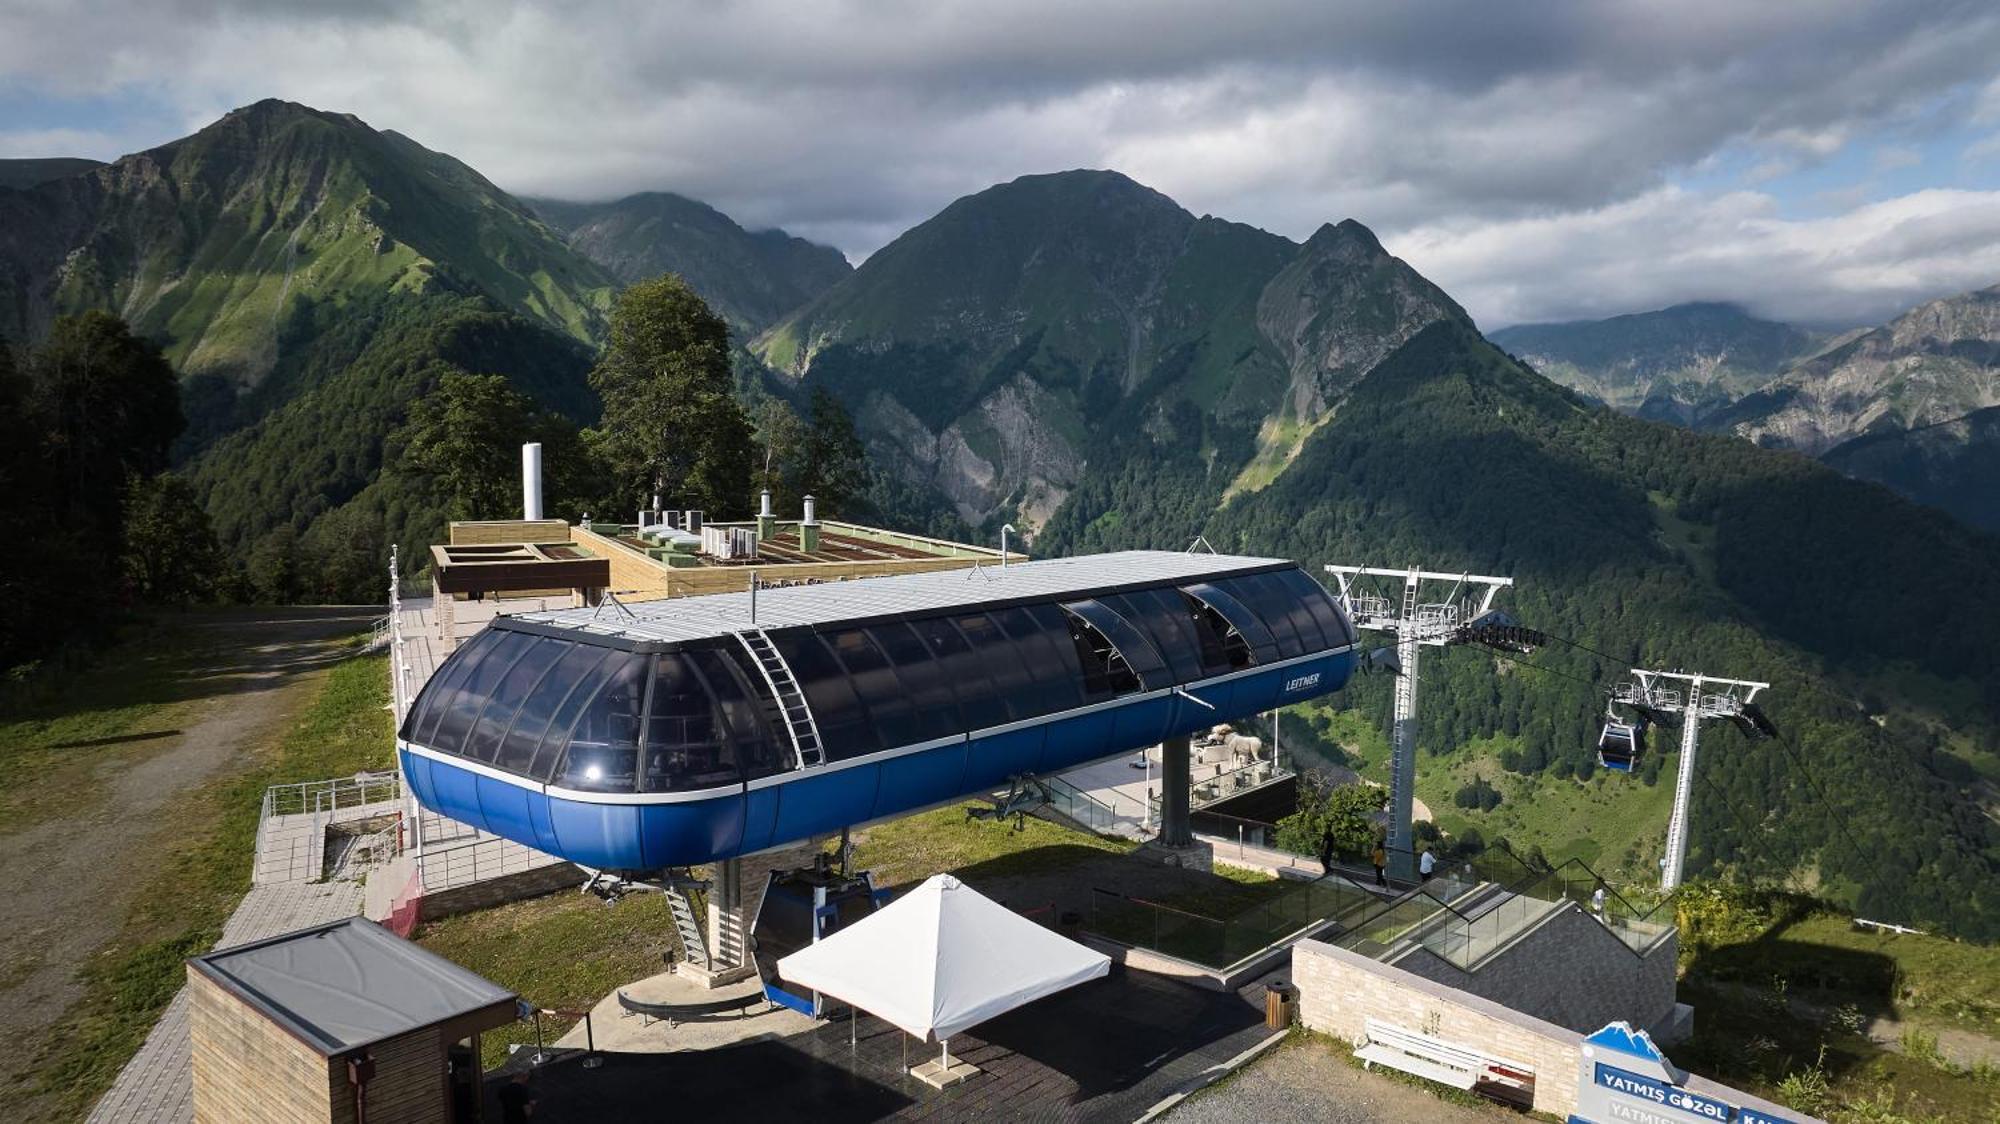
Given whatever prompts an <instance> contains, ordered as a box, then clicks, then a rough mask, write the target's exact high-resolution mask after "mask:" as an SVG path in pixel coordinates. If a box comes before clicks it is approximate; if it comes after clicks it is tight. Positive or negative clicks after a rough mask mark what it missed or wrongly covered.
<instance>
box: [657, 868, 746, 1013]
mask: <svg viewBox="0 0 2000 1124" xmlns="http://www.w3.org/2000/svg"><path fill="white" fill-rule="evenodd" d="M713 869H714V878H713V881H712V882H711V884H710V885H709V888H708V916H707V917H705V918H703V922H704V924H703V926H702V928H703V936H704V937H705V938H706V939H707V943H708V966H707V967H705V968H701V967H696V966H694V965H692V964H688V965H682V966H681V967H679V968H677V969H675V970H676V971H678V972H680V973H681V974H682V975H685V976H687V977H689V978H691V979H695V980H699V981H700V982H701V983H703V984H705V985H706V986H708V987H725V986H727V985H729V984H733V983H735V982H737V981H738V980H746V979H749V978H750V977H751V976H753V975H755V974H756V972H757V966H756V965H755V964H753V963H751V961H750V954H749V950H750V939H749V938H750V934H749V928H750V919H749V916H748V912H749V911H748V910H747V909H746V908H745V903H744V898H743V860H742V859H724V860H722V861H721V862H718V863H716V864H715V866H714V868H713Z"/></svg>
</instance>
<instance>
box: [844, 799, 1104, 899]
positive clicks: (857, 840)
mask: <svg viewBox="0 0 2000 1124" xmlns="http://www.w3.org/2000/svg"><path fill="white" fill-rule="evenodd" d="M984 807H988V805H986V804H984V803H981V802H974V803H970V804H952V805H947V806H946V807H943V808H935V809H932V810H931V811H928V812H918V813H917V814H916V815H913V816H904V817H903V818H902V819H899V820H891V821H889V822H888V823H880V824H876V825H874V826H873V827H869V828H865V829H863V830H861V831H858V832H856V833H855V834H854V865H855V868H856V869H858V870H869V871H873V872H874V873H875V884H876V885H877V886H879V887H883V888H886V889H896V890H901V889H903V888H905V887H907V886H908V885H909V884H911V883H914V882H921V881H923V880H924V879H926V878H929V877H930V876H931V875H933V874H936V873H937V872H938V871H941V870H948V871H962V870H965V869H966V868H968V867H974V866H976V867H978V868H979V873H980V874H981V875H982V876H984V877H987V878H1006V877H1011V876H1014V875H1021V874H1035V873H1039V872H1041V871H1045V870H1050V869H1054V868H1056V867H1061V866H1066V865H1068V864H1070V863H1073V862H1076V861H1078V860H1079V859H1084V858H1089V857H1090V856H1091V854H1092V853H1094V852H1102V853H1106V854H1124V853H1125V852H1128V851H1131V850H1132V849H1134V848H1135V847H1136V846H1137V844H1135V843H1133V842H1131V841H1130V840H1126V839H1117V838H1112V837H1108V836H1100V835H1085V834H1084V833H1082V832H1079V831H1071V830H1069V829H1067V828H1062V827H1057V826H1056V825H1055V824H1052V823H1049V822H1047V821H1045V820H1038V819H1036V818H1035V817H1033V816H1029V817H1027V819H1026V821H1025V822H1024V824H1023V826H1022V829H1021V830H1019V831H1015V830H1014V829H1013V825H1012V823H1011V821H1010V822H1009V823H1008V824H1007V825H1005V826H1003V825H1000V824H996V823H994V822H993V821H991V820H975V819H971V818H969V817H967V815H966V814H965V812H966V809H967V808H984Z"/></svg>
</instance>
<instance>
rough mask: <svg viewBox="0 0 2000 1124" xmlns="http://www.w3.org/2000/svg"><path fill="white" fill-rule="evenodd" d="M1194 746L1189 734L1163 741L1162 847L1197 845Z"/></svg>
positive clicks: (1161, 780)
mask: <svg viewBox="0 0 2000 1124" xmlns="http://www.w3.org/2000/svg"><path fill="white" fill-rule="evenodd" d="M1190 753H1191V748H1190V746H1189V743H1188V739H1187V738H1186V737H1185V736H1182V737H1178V738H1168V739H1167V740H1166V741H1165V742H1162V743H1161V744H1160V838H1159V844H1160V846H1162V847H1192V846H1194V823H1193V821H1192V820H1191V819H1190V818H1189V812H1188V790H1189V788H1191V787H1192V785H1193V776H1192V775H1191V773H1192V768H1193V767H1192V765H1191V764H1190Z"/></svg>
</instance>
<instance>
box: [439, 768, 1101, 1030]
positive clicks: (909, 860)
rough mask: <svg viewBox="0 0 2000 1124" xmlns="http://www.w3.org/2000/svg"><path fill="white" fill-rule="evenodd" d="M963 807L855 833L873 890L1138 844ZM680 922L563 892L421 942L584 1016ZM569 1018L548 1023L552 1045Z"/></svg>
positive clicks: (1034, 867)
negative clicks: (1019, 823) (972, 813)
mask: <svg viewBox="0 0 2000 1124" xmlns="http://www.w3.org/2000/svg"><path fill="white" fill-rule="evenodd" d="M984 806H985V805H983V804H972V805H958V804H954V805H951V806H948V807H944V808H937V809H934V810H932V811H928V812H919V813H917V814H916V815H913V816H905V817H904V818H902V819H899V820H893V821H890V822H888V823H881V824H876V825H874V826H873V827H869V828H867V829H865V830H862V831H859V832H856V833H855V835H854V847H855V866H856V868H857V869H861V870H868V871H872V872H873V873H874V875H875V882H876V885H877V886H881V887H884V888H889V889H896V890H905V889H908V888H909V887H910V886H912V885H914V884H915V883H917V882H920V881H922V880H923V879H925V878H928V877H930V876H931V875H933V874H935V873H937V872H938V871H941V870H948V871H964V870H967V869H969V868H974V867H976V868H978V870H979V872H980V874H981V875H982V876H984V877H991V878H1000V877H1007V876H1012V875H1021V874H1034V873H1039V872H1043V871H1047V870H1051V869H1056V868H1059V867H1061V866H1064V865H1067V864H1069V863H1074V862H1077V861H1080V860H1082V859H1087V858H1089V857H1092V856H1095V855H1099V854H1123V853H1124V852H1127V851H1130V850H1131V849H1132V847H1133V844H1131V843H1128V842H1126V841H1125V840H1122V839H1105V838H1099V837H1095V836H1089V835H1084V834H1081V833H1079V832H1074V831H1069V830H1066V829H1064V828H1060V827H1057V826H1055V825H1054V824H1051V823H1047V822H1044V821H1042V820H1038V819H1035V818H1033V817H1032V816H1031V817H1029V818H1028V820H1027V821H1026V824H1025V826H1024V827H1023V829H1022V830H1020V831H1015V830H1014V829H1013V827H1012V825H1011V824H1007V825H1001V824H996V823H993V822H991V821H989V820H968V819H967V818H966V815H965V809H966V808H967V807H984ZM673 934H674V926H673V920H672V918H671V917H670V916H669V915H668V913H667V907H666V901H665V899H663V898H661V897H660V896H659V895H657V894H649V893H639V894H629V895H626V896H625V897H624V898H623V899H622V900H620V901H619V902H618V903H617V904H616V905H611V906H607V905H605V904H604V903H603V902H601V901H599V900H598V899H597V898H595V897H592V896H590V895H587V894H577V893H566V892H565V893H556V894H551V895H549V896H547V897H543V898H537V899H533V900H530V901H524V902H513V903H510V904H507V905H501V906H496V907H494V908H492V909H485V910H480V911H478V912H476V913H469V914H464V915H461V916H458V917H448V918H445V919H444V920H441V921H437V922H434V923H432V924H428V925H425V926H424V927H423V928H422V929H420V930H419V931H418V932H417V936H416V939H417V943H419V944H421V945H423V946H424V947H426V948H428V949H430V950H431V951H433V952H436V953H438V954H440V955H442V956H445V957H447V958H449V959H451V960H452V961H454V962H456V963H458V964H462V965H464V966H465V967H467V968H470V969H472V970H473V971H475V972H478V973H480V974H481V975H483V976H485V977H487V978H488V979H491V980H493V981H494V982H496V983H499V984H501V985H502V986H505V987H508V988H512V989H513V990H515V991H517V992H519V993H520V994H521V996H522V997H523V998H525V999H527V1000H528V1001H530V1002H532V1003H534V1004H535V1005H536V1006H538V1007H549V1008H573V1009H574V1008H586V1007H589V1006H591V1005H592V1004H594V1003H596V1002H597V1001H598V1000H600V999H602V998H604V996H606V995H608V994H610V992H611V990H612V989H613V988H615V987H617V986H618V985H620V984H625V983H630V982H631V981H633V980H636V979H643V978H644V977H646V976H650V975H654V974H656V973H658V972H661V971H663V970H665V960H664V957H665V954H666V952H667V950H668V949H669V948H672V947H673V946H674V943H675V937H674V935H673ZM571 1025H573V1020H560V1019H549V1018H544V1019H543V1020H542V1034H543V1037H544V1039H545V1040H548V1041H554V1040H555V1038H556V1037H558V1036H559V1035H561V1034H562V1033H563V1032H564V1031H565V1030H567V1029H569V1027H570V1026H571ZM533 1041H534V1027H533V1026H531V1025H526V1024H515V1025H513V1026H510V1027H507V1028H505V1029H503V1030H500V1031H496V1032H494V1033H492V1034H489V1035H487V1036H486V1037H485V1040H484V1042H483V1043H482V1047H483V1053H484V1061H485V1063H486V1064H487V1065H488V1066H492V1065H497V1064H498V1063H499V1062H500V1061H502V1060H504V1059H505V1058H506V1056H507V1046H508V1044H509V1043H511V1042H523V1043H525V1042H533Z"/></svg>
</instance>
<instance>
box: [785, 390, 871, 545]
mask: <svg viewBox="0 0 2000 1124" xmlns="http://www.w3.org/2000/svg"><path fill="white" fill-rule="evenodd" d="M789 475H790V476H791V486H792V489H793V491H795V492H796V493H797V494H798V495H800V496H812V497H813V498H814V499H815V500H817V501H818V503H819V507H820V510H822V511H824V512H826V513H827V514H829V515H839V514H842V513H843V512H845V511H847V510H848V508H849V506H850V505H852V504H853V503H854V502H855V501H856V500H859V499H860V498H861V496H862V493H864V492H866V491H867V490H868V456H867V453H866V452H864V451H863V449H862V446H861V437H860V435H859V434H857V433H856V432H855V431H854V419H853V418H851V417H849V416H848V415H847V411H846V410H845V409H842V408H841V405H840V402H839V400H837V399H835V398H834V396H833V395H832V394H830V393H828V392H827V390H826V388H825V387H820V386H816V387H813V389H812V396H811V398H810V399H808V401H807V403H806V417H805V421H804V423H803V426H802V428H801V430H800V432H799V435H798V451H797V453H796V456H795V458H794V463H793V469H792V472H791V473H790V474H789Z"/></svg>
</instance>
